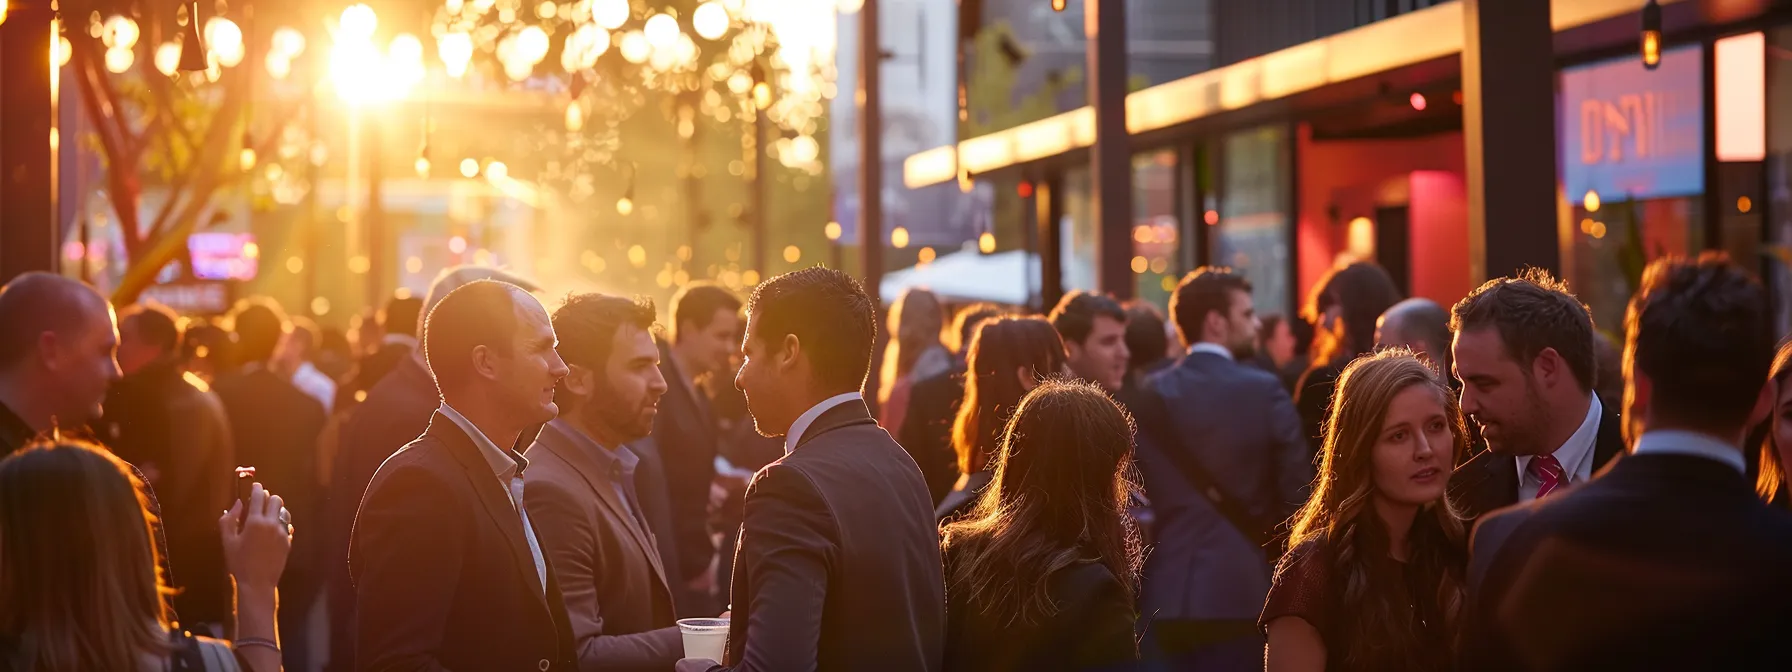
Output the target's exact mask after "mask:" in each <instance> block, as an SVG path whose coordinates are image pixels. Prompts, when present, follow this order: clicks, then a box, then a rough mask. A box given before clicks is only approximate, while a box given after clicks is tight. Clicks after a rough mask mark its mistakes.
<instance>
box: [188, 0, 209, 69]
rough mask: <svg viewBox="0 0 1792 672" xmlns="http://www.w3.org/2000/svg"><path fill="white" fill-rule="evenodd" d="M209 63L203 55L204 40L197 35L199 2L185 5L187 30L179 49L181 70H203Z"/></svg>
mask: <svg viewBox="0 0 1792 672" xmlns="http://www.w3.org/2000/svg"><path fill="white" fill-rule="evenodd" d="M210 65H211V64H210V63H208V62H207V61H206V57H205V41H204V40H203V39H201V38H200V37H199V3H198V2H194V3H192V4H190V5H187V30H186V32H185V33H184V35H183V38H182V41H181V49H180V70H181V72H204V71H205V70H206V69H207V68H208V67H210Z"/></svg>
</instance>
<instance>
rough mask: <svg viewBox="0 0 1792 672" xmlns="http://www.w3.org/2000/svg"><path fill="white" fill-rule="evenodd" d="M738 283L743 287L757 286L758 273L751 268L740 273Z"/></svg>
mask: <svg viewBox="0 0 1792 672" xmlns="http://www.w3.org/2000/svg"><path fill="white" fill-rule="evenodd" d="M740 283H741V284H743V285H757V284H759V271H756V270H753V269H751V268H749V269H747V270H744V271H741V272H740Z"/></svg>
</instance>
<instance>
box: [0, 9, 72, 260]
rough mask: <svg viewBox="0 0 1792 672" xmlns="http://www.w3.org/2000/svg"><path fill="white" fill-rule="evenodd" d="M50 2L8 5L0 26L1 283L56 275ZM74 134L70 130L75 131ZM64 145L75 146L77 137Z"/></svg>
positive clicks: (67, 140)
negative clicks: (1, 99) (0, 100)
mask: <svg viewBox="0 0 1792 672" xmlns="http://www.w3.org/2000/svg"><path fill="white" fill-rule="evenodd" d="M55 16H56V12H55V11H54V10H52V9H50V0H9V2H8V16H7V19H6V22H5V23H4V24H0V91H5V92H6V105H5V106H4V107H3V108H0V203H5V204H6V221H5V224H4V225H3V226H0V282H6V281H8V280H11V279H12V278H14V277H16V276H18V275H19V274H21V273H25V272H28V271H52V272H53V271H55V270H56V262H57V259H56V257H57V254H56V247H57V246H56V242H57V241H56V238H57V231H56V188H55V180H54V179H53V177H54V173H53V171H54V170H55V155H54V154H52V153H51V151H50V130H51V127H52V121H53V120H54V119H55V116H56V112H55V109H54V105H53V104H52V103H51V100H50V41H51V40H52V39H54V38H53V36H52V35H50V20H51V19H53V18H55ZM71 131H72V129H71ZM68 135H69V136H70V137H68V138H66V139H64V141H65V142H74V141H75V138H74V137H73V135H74V133H73V132H70V133H69V134H68Z"/></svg>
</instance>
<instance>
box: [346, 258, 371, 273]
mask: <svg viewBox="0 0 1792 672" xmlns="http://www.w3.org/2000/svg"><path fill="white" fill-rule="evenodd" d="M372 266H373V265H372V264H371V263H369V262H368V261H367V257H351V258H350V259H349V260H348V271H349V272H350V273H366V272H367V269H369V268H372Z"/></svg>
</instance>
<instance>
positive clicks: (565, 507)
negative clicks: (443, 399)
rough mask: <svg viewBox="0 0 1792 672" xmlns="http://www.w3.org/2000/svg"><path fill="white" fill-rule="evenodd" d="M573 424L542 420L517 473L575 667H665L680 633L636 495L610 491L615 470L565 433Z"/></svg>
mask: <svg viewBox="0 0 1792 672" xmlns="http://www.w3.org/2000/svg"><path fill="white" fill-rule="evenodd" d="M575 431H578V430H576V429H573V428H570V427H566V426H564V425H561V424H560V423H549V424H548V426H547V427H544V428H542V430H541V436H540V437H539V438H537V439H536V440H535V446H534V447H533V448H531V449H530V450H529V469H528V471H527V472H526V473H525V474H524V476H523V478H524V480H525V481H526V482H527V483H528V489H527V495H526V496H525V497H526V499H527V500H528V503H529V522H530V523H531V524H533V525H534V526H535V529H537V530H539V531H540V534H538V535H537V536H536V539H537V541H538V542H539V543H540V544H541V552H542V554H543V555H545V556H547V557H548V558H549V559H551V560H553V562H554V573H555V579H556V580H558V581H559V583H560V589H561V593H562V594H563V595H564V596H565V598H566V616H567V619H568V620H569V621H570V622H571V623H572V635H573V638H574V641H575V642H577V645H578V655H579V669H581V670H586V671H591V670H641V671H643V672H648V671H653V672H660V671H663V670H667V669H670V668H671V667H672V664H673V663H676V662H678V659H680V658H683V657H684V639H683V637H682V636H681V635H679V633H678V625H677V623H676V617H675V616H674V615H673V611H672V590H671V589H670V588H668V587H667V586H666V570H665V568H664V567H662V566H661V565H660V554H659V550H658V549H657V547H656V546H655V542H654V536H653V532H651V531H649V530H648V529H647V526H646V521H645V520H644V519H643V518H642V517H641V516H640V515H639V512H640V511H641V503H640V500H639V498H638V497H630V499H631V500H632V501H629V502H626V503H625V502H622V501H620V500H618V499H617V496H616V487H615V485H614V482H615V481H614V479H617V478H621V477H622V474H621V473H610V470H609V469H606V468H605V467H604V465H602V464H600V463H599V462H598V461H597V459H596V458H595V456H593V455H591V454H589V453H588V452H587V451H591V450H604V448H602V447H599V446H597V445H596V444H595V443H588V442H586V441H583V440H580V439H582V437H573V436H569V435H568V434H567V432H575ZM617 450H628V448H627V447H618V448H617ZM616 469H618V471H619V470H620V467H617V468H616ZM631 510H633V511H635V512H637V513H634V514H631V513H630V511H631Z"/></svg>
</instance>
